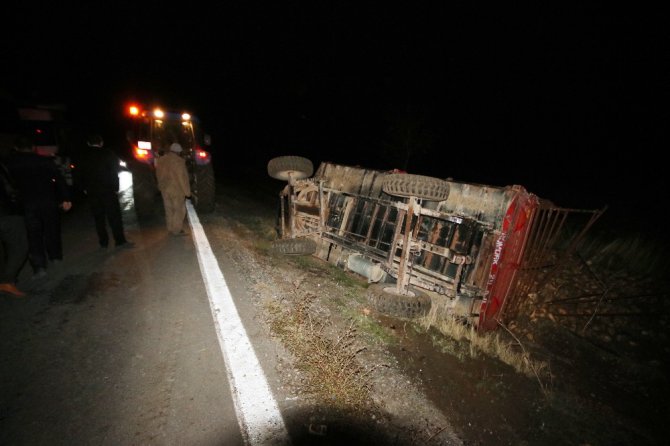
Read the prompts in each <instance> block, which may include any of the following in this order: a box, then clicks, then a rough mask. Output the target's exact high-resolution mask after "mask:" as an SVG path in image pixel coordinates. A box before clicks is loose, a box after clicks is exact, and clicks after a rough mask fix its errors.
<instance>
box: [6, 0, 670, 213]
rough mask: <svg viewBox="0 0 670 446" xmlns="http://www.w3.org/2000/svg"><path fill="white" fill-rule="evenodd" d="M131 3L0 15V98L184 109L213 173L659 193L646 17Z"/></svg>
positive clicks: (108, 112) (662, 36)
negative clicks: (271, 170)
mask: <svg viewBox="0 0 670 446" xmlns="http://www.w3.org/2000/svg"><path fill="white" fill-rule="evenodd" d="M95 3H97V2H95ZM138 3H139V2H138ZM143 3H147V5H145V6H141V7H140V6H137V5H132V6H125V7H122V6H120V5H121V3H118V2H107V3H106V5H98V4H93V3H92V2H91V3H87V5H88V6H82V7H77V8H70V9H62V7H59V6H50V7H49V8H51V9H45V7H37V6H36V5H32V4H26V6H25V7H19V9H20V10H13V11H9V10H6V11H5V13H4V15H5V21H9V22H11V24H10V26H9V27H5V28H4V29H3V31H2V33H3V38H2V42H1V43H0V44H1V45H2V58H3V64H2V65H3V67H2V70H1V71H2V73H1V74H0V76H1V77H2V83H1V84H0V93H1V94H2V97H3V99H7V98H11V99H12V100H31V99H35V100H39V101H41V102H49V101H58V102H63V103H66V104H67V105H68V108H69V110H70V113H71V119H72V120H73V121H76V122H80V123H81V125H82V126H88V127H97V128H100V129H103V130H102V131H103V132H105V133H113V132H115V131H116V128H115V125H116V123H117V117H118V116H119V115H120V113H121V110H122V108H123V104H124V103H125V102H126V101H129V100H133V99H134V100H142V101H147V102H150V101H156V102H159V103H162V104H165V105H166V106H174V107H183V108H189V109H191V110H192V111H193V112H194V113H195V114H196V115H199V116H200V118H201V119H202V121H203V122H204V124H205V126H206V127H207V130H208V132H209V133H210V134H211V135H212V139H213V146H214V149H213V153H214V157H215V159H216V160H217V166H218V167H219V169H220V171H221V173H220V174H221V175H225V174H226V169H228V171H231V170H238V169H242V170H244V169H250V170H252V171H257V172H258V175H266V171H265V165H266V163H267V160H269V159H270V158H271V157H273V156H278V155H303V156H306V157H309V158H310V159H312V161H313V162H314V163H315V165H317V164H318V163H319V162H320V161H326V160H327V161H334V162H339V163H343V164H351V165H362V166H366V167H370V168H376V169H390V168H396V167H397V168H402V169H405V170H407V171H409V172H411V173H417V174H424V175H432V176H437V177H442V178H446V177H452V178H454V179H456V180H462V181H468V182H475V183H485V184H493V185H500V186H502V185H508V184H521V185H523V186H525V187H526V188H527V189H528V190H530V191H531V192H534V193H536V194H538V195H540V196H542V197H546V198H549V199H552V200H553V201H554V202H556V204H558V205H562V206H566V207H587V208H595V207H601V206H603V205H605V204H607V205H609V206H610V210H609V211H608V212H610V213H611V214H612V215H616V216H620V215H635V216H636V218H638V219H639V220H651V219H653V218H654V217H653V215H656V214H657V212H658V209H659V208H660V206H661V205H666V204H665V202H666V201H667V198H666V196H667V185H668V182H667V178H666V174H665V170H666V169H665V167H664V163H661V162H660V158H659V153H660V152H661V151H665V150H667V149H668V137H667V129H668V124H669V123H670V119H669V118H670V116H669V113H668V109H669V108H670V101H668V99H670V98H669V97H668V96H669V94H668V93H669V92H668V87H669V85H668V71H667V70H665V69H664V66H665V65H666V64H668V65H670V61H669V60H668V59H669V57H668V56H669V52H668V46H667V44H668V40H667V37H666V32H665V28H666V27H667V25H666V24H665V23H662V21H661V14H660V13H659V12H658V11H654V10H652V9H647V10H645V9H643V8H642V7H639V6H632V4H630V5H629V8H634V9H614V8H616V7H615V6H613V5H612V4H610V3H609V2H601V4H600V5H594V4H591V5H587V4H586V2H580V3H579V4H578V5H571V6H570V5H566V4H565V2H560V3H559V4H557V5H554V6H552V5H540V4H537V3H545V2H533V3H531V4H530V5H526V6H509V5H507V4H505V5H502V4H501V5H498V6H491V5H487V4H485V3H481V2H442V3H445V4H446V5H444V6H442V7H435V6H431V7H422V6H419V5H418V4H419V3H420V2H406V5H405V6H402V5H401V6H391V4H395V3H396V2H374V5H372V6H363V5H362V3H363V2H352V3H349V2H342V1H338V2H320V1H313V2H304V4H302V3H299V2H291V1H285V2H235V3H233V2H219V3H221V5H218V6H198V3H197V2H190V3H185V4H184V5H183V6H181V7H175V6H169V5H168V4H167V3H165V2H143ZM435 3H437V2H435ZM498 3H509V2H498ZM5 34H6V35H5Z"/></svg>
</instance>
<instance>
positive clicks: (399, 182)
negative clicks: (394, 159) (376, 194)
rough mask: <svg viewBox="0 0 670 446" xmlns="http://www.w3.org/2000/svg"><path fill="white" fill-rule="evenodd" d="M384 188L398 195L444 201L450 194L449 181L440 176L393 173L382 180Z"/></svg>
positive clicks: (388, 192) (391, 193)
mask: <svg viewBox="0 0 670 446" xmlns="http://www.w3.org/2000/svg"><path fill="white" fill-rule="evenodd" d="M382 190H383V191H384V192H386V193H387V194H389V195H393V196H396V197H416V198H420V199H423V200H430V201H443V200H446V199H447V197H448V196H449V183H448V182H446V181H444V180H440V179H439V178H433V177H426V176H423V175H412V174H408V173H392V174H389V175H387V176H385V177H384V179H383V180H382Z"/></svg>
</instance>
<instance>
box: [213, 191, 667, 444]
mask: <svg viewBox="0 0 670 446" xmlns="http://www.w3.org/2000/svg"><path fill="white" fill-rule="evenodd" d="M281 187H283V186H282V184H280V183H279V182H270V183H268V184H267V185H265V184H263V185H258V184H256V185H254V187H253V188H249V189H244V183H243V182H239V181H229V182H228V183H227V184H223V185H222V188H221V189H220V192H219V194H220V197H219V198H220V199H219V204H218V209H217V212H216V213H215V214H210V215H206V216H203V217H202V222H203V224H205V225H206V227H207V231H208V233H209V234H212V240H210V242H211V243H212V244H213V246H218V247H220V248H223V249H224V250H225V251H226V252H228V253H231V255H234V259H235V261H236V264H237V267H238V268H239V270H240V271H241V272H242V273H243V274H244V276H246V277H248V279H249V282H250V287H251V289H252V294H253V296H254V300H255V301H254V304H255V305H256V306H257V307H258V309H259V311H261V313H262V314H263V315H264V317H263V319H264V320H263V321H262V323H263V324H265V326H266V329H267V330H268V332H270V333H272V334H273V336H274V339H275V340H276V341H277V343H278V345H279V348H278V350H277V351H279V352H281V353H280V354H281V356H282V357H280V358H278V359H279V363H280V364H281V366H280V368H281V370H278V372H279V373H278V375H279V376H282V377H283V385H282V389H280V391H281V392H282V393H283V398H284V403H285V405H286V407H285V409H284V410H287V411H288V413H289V416H290V414H291V413H295V414H298V413H299V414H300V417H301V419H302V421H301V422H300V423H299V424H301V426H298V429H299V431H300V432H302V433H304V437H302V438H299V439H297V441H296V443H297V444H342V442H343V441H346V442H347V444H370V443H372V442H374V443H376V444H430V445H433V444H465V445H499V444H510V445H535V444H537V445H540V444H542V445H546V444H556V445H563V444H565V445H616V444H622V445H623V444H636V445H641V444H649V445H652V444H664V439H665V438H666V437H667V434H668V427H667V426H666V424H667V419H669V417H668V415H670V412H669V411H668V403H667V396H668V381H667V378H666V376H667V372H668V362H667V359H665V358H667V357H668V353H670V350H669V349H668V342H667V337H666V334H665V333H666V331H667V314H668V311H667V310H668V308H667V293H666V294H664V293H665V291H659V289H658V284H650V283H649V282H648V281H644V280H638V279H636V278H632V277H617V278H612V277H610V278H606V279H607V283H608V284H609V285H608V287H609V288H608V290H609V291H608V293H609V294H607V295H606V297H607V298H610V297H612V296H615V295H619V296H623V295H635V294H644V293H648V294H652V293H653V294H654V295H658V294H659V293H660V294H661V295H662V296H664V297H663V298H664V299H665V300H663V301H661V303H660V305H659V306H657V307H656V308H657V310H658V312H659V313H658V314H657V315H655V316H654V317H651V318H650V319H649V318H647V319H645V318H637V319H635V318H633V322H631V318H630V317H628V318H626V319H621V318H615V317H611V318H606V317H593V318H591V319H590V320H589V319H588V318H587V319H586V320H584V317H583V315H584V314H589V313H588V312H586V310H584V311H581V312H580V313H579V315H578V316H572V313H570V312H569V311H571V312H573V313H574V308H573V309H572V310H570V309H569V308H568V309H566V307H565V305H563V304H561V305H558V306H549V307H548V306H547V305H546V299H545V304H543V305H538V303H537V302H536V301H534V299H533V298H531V299H529V302H528V303H527V306H526V307H525V308H523V309H522V313H521V314H522V316H521V317H519V319H518V320H517V321H515V323H514V324H511V326H510V332H509V335H508V334H506V333H505V332H502V333H499V335H500V336H501V337H502V338H503V339H507V341H508V342H511V343H517V344H520V348H522V349H523V350H524V351H526V352H527V353H528V355H529V357H531V358H533V359H534V360H537V361H542V362H544V363H546V365H547V369H546V370H545V371H544V372H543V373H542V374H541V375H539V374H538V375H537V376H532V375H531V376H526V375H523V374H520V373H518V372H517V371H515V369H514V368H513V367H511V366H509V365H507V364H505V363H504V362H502V361H501V360H499V359H498V358H495V357H491V356H487V355H485V354H483V353H481V352H477V351H474V350H473V348H472V347H471V346H470V345H468V343H467V342H466V341H457V340H455V339H452V338H449V337H447V336H445V335H443V334H442V333H439V332H438V331H437V330H436V329H435V328H430V329H426V328H424V327H423V326H421V325H420V324H418V323H416V322H415V321H409V320H401V319H393V318H388V317H385V316H383V315H379V314H376V313H375V312H374V311H372V310H371V309H370V308H369V306H368V305H367V302H366V299H365V289H366V287H367V283H366V282H365V280H364V279H361V278H360V277H358V276H356V275H354V274H350V273H345V272H343V271H341V270H339V269H337V268H335V267H333V266H331V265H328V264H325V263H323V262H321V261H320V260H318V259H316V258H312V257H307V258H305V257H282V256H277V255H275V254H272V252H271V251H270V249H269V248H270V244H271V241H272V240H273V239H274V238H275V233H274V219H275V216H276V211H277V208H276V206H277V204H276V202H275V201H274V199H275V198H276V194H277V193H278V191H279V190H280V188H281ZM273 188H274V189H273ZM603 283H604V282H603V279H602V278H597V280H596V279H594V274H592V272H590V271H589V270H588V268H584V265H580V264H575V265H572V266H570V267H568V268H566V271H565V272H564V273H563V274H562V275H560V276H559V277H558V278H557V279H556V280H554V281H553V282H551V283H550V284H549V286H550V287H554V288H551V289H549V290H545V293H549V294H551V296H552V299H554V300H556V299H558V296H559V295H561V296H563V295H562V294H561V293H567V294H566V295H565V296H574V295H579V294H578V293H577V291H578V290H584V289H585V288H588V287H594V289H595V288H597V286H600V285H602V284H603ZM614 288H616V290H614ZM652 288H653V289H652ZM557 289H558V290H559V291H557ZM592 291H593V290H592ZM576 293H577V294H576ZM598 293H600V294H598ZM594 294H595V295H602V292H601V291H600V292H599V291H598V290H597V289H596V290H595V291H594ZM562 298H564V297H562ZM535 299H536V298H535ZM624 300H625V299H624ZM621 302H622V300H612V301H611V302H610V301H608V299H605V298H601V299H600V300H599V301H598V300H597V299H596V300H595V301H594V303H592V304H591V305H592V306H593V305H597V308H596V310H597V312H604V313H607V312H608V311H610V310H611V311H614V307H615V305H621ZM635 302H639V301H635ZM568 307H569V305H568ZM592 309H593V308H592ZM587 310H588V308H587ZM629 310H630V308H628V309H627V311H629ZM645 314H646V313H645ZM622 320H623V321H624V322H622ZM587 322H588V324H587ZM626 322H628V324H626ZM585 325H586V326H585ZM278 327H279V328H278ZM282 327H283V328H282ZM282 330H283V331H282ZM296 334H297V335H296ZM505 336H507V337H506V338H505ZM306 339H307V340H306ZM309 339H311V344H310V341H309ZM333 345H334V346H333ZM319 355H321V356H319ZM319 358H321V362H320V364H322V365H323V364H326V363H328V362H336V361H338V360H339V358H345V359H346V358H349V361H348V362H347V361H345V362H347V364H346V365H345V366H342V367H340V369H341V371H342V373H340V374H339V375H341V376H337V377H333V375H334V373H333V372H332V371H328V370H326V371H325V372H324V369H327V368H326V367H318V364H319ZM305 361H307V362H305ZM314 364H317V366H316V367H315V366H314ZM315 368H317V369H320V370H316V371H315ZM319 373H322V374H321V375H319ZM323 373H326V375H325V376H326V377H327V378H328V379H330V378H333V379H335V380H336V381H335V385H336V386H337V387H338V389H330V390H328V389H327V388H324V385H323V381H327V380H328V379H326V380H324V379H323V377H324V375H323ZM329 374H330V375H329ZM338 379H339V380H340V381H337V380H338ZM315 381H317V382H316V383H315ZM347 386H348V387H349V390H351V392H349V393H346V392H343V393H340V390H342V388H343V387H347ZM324 389H325V390H324ZM328 392H330V393H328Z"/></svg>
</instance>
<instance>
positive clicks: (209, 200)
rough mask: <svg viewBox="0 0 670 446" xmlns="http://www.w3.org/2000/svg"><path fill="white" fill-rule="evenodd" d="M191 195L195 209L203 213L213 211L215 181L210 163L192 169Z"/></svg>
mask: <svg viewBox="0 0 670 446" xmlns="http://www.w3.org/2000/svg"><path fill="white" fill-rule="evenodd" d="M191 192H192V195H193V200H194V203H193V204H194V205H195V209H196V210H197V211H198V212H201V213H203V214H206V213H209V212H213V211H214V204H215V198H216V181H215V179H214V168H213V167H212V163H209V164H205V165H202V166H198V165H196V166H195V167H194V169H193V190H192V191H191Z"/></svg>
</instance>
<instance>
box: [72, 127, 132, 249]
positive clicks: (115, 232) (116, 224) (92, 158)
mask: <svg viewBox="0 0 670 446" xmlns="http://www.w3.org/2000/svg"><path fill="white" fill-rule="evenodd" d="M86 144H87V146H88V150H85V151H84V152H83V154H82V157H81V159H80V160H79V169H78V170H79V174H80V181H81V186H82V188H83V190H84V193H85V194H86V198H87V201H88V204H89V207H90V208H91V213H92V214H93V220H94V221H95V230H96V232H97V234H98V243H99V244H100V247H101V248H103V249H105V248H107V247H108V245H109V234H108V233H107V224H109V227H110V228H111V229H112V237H113V238H114V245H115V246H116V247H117V248H118V247H123V248H131V247H132V246H133V245H134V243H133V242H130V241H129V240H128V239H126V235H125V231H124V229H123V218H122V216H121V206H120V205H119V171H120V169H121V168H120V165H119V162H120V160H119V157H118V156H116V154H115V153H114V151H113V150H111V149H109V148H107V147H105V145H104V140H103V139H102V136H100V135H98V134H92V135H90V136H89V137H88V139H87V141H86Z"/></svg>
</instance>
